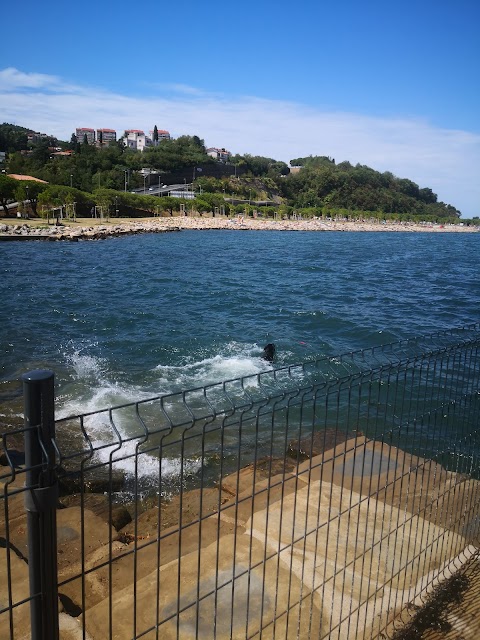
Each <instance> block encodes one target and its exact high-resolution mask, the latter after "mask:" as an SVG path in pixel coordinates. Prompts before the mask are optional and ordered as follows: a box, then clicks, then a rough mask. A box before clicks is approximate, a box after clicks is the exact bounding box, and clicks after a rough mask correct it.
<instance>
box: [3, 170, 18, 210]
mask: <svg viewBox="0 0 480 640" xmlns="http://www.w3.org/2000/svg"><path fill="white" fill-rule="evenodd" d="M16 188H17V180H14V179H13V178H9V177H8V176H6V175H5V174H4V173H0V204H1V205H2V207H3V210H4V212H5V215H8V208H7V205H8V204H9V203H10V202H12V201H13V199H14V197H15V190H16Z"/></svg>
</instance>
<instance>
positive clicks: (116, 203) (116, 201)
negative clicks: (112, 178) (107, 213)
mask: <svg viewBox="0 0 480 640" xmlns="http://www.w3.org/2000/svg"><path fill="white" fill-rule="evenodd" d="M115 215H116V217H117V218H118V196H115Z"/></svg>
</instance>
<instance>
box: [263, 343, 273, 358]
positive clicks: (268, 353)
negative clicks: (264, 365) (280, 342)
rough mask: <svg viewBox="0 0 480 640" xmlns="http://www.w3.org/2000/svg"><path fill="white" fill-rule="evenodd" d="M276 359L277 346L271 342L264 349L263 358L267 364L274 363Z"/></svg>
mask: <svg viewBox="0 0 480 640" xmlns="http://www.w3.org/2000/svg"><path fill="white" fill-rule="evenodd" d="M274 357H275V345H274V344H272V343H271V342H270V343H268V344H267V345H266V346H265V347H263V353H262V358H263V359H264V360H267V362H273V358H274Z"/></svg>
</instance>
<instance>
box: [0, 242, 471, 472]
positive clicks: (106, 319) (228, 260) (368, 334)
mask: <svg viewBox="0 0 480 640" xmlns="http://www.w3.org/2000/svg"><path fill="white" fill-rule="evenodd" d="M479 259H480V234H467V233H465V234H460V233H459V234H449V233H423V234H420V233H406V232H397V233H342V232H328V233H312V232H256V231H249V232H242V231H183V232H181V233H165V234H145V235H137V236H129V237H123V238H113V239H108V240H102V241H90V242H78V243H75V242H53V243H51V242H49V243H46V242H36V241H31V242H18V243H16V242H8V243H6V242H4V243H1V244H0V270H1V279H0V337H1V345H2V349H1V354H0V362H1V370H0V391H1V388H2V384H3V385H8V384H10V383H11V381H13V380H17V379H18V378H19V377H20V376H21V374H22V373H24V372H26V371H28V370H31V369H37V368H48V369H52V370H53V371H54V372H55V375H56V395H57V408H56V415H57V417H63V416H67V415H70V414H77V413H85V412H92V411H98V410H100V409H104V408H106V407H110V406H114V405H119V404H123V403H127V402H133V401H139V400H143V399H147V398H150V397H152V396H157V395H160V394H168V393H172V392H175V391H178V390H183V389H190V388H193V387H199V386H202V385H207V384H211V383H214V382H218V381H222V380H228V379H232V378H237V377H240V376H247V375H253V374H256V373H261V372H265V371H269V370H270V369H271V366H272V365H271V364H270V363H268V362H266V361H265V360H263V359H262V358H261V353H262V349H263V346H264V345H265V344H267V343H269V342H273V343H275V345H276V348H277V355H276V361H275V366H283V365H288V364H293V363H298V362H303V361H305V360H310V359H314V358H320V357H323V356H326V355H328V356H332V355H336V354H339V353H342V352H346V351H351V350H355V349H361V348H367V347H370V346H376V345H380V344H384V343H388V342H392V341H395V340H399V339H403V338H408V337H412V336H418V335H422V334H425V333H429V332H432V331H436V330H438V329H444V328H451V327H457V326H460V325H463V324H467V323H474V322H478V320H479V302H480V282H479V278H478V265H479V262H480V260H479ZM7 396H8V394H7ZM4 397H6V396H4ZM7 399H9V397H8V398H7ZM12 406H13V405H12ZM14 406H16V405H14ZM0 413H2V411H1V410H0ZM4 413H5V412H4ZM94 427H95V425H94ZM98 428H99V433H98V439H97V442H101V438H102V434H101V425H99V427H98ZM125 428H126V427H125ZM127 463H132V464H133V462H132V461H131V460H130V461H126V462H125V464H127ZM169 464H170V465H171V471H172V473H174V472H175V469H176V466H175V465H178V461H177V460H175V459H172V460H170V461H169ZM188 464H190V466H191V469H192V470H193V471H194V470H195V469H196V466H195V465H196V464H197V461H196V459H195V458H194V457H192V459H191V461H190V462H188V461H187V463H186V465H187V466H188ZM152 465H153V466H154V465H155V463H154V462H153V463H152ZM150 471H151V470H149V469H148V459H147V468H146V469H145V473H146V474H148V473H150Z"/></svg>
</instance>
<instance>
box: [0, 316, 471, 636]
mask: <svg viewBox="0 0 480 640" xmlns="http://www.w3.org/2000/svg"><path fill="white" fill-rule="evenodd" d="M479 346H480V327H479V326H478V325H474V326H469V327H464V328H460V329H455V330H451V331H442V332H438V333H436V334H433V335H430V336H424V337H421V338H416V339H412V340H405V341H402V342H399V343H395V344H390V345H384V346H382V347H375V348H373V349H368V350H362V351H358V352H354V353H349V354H343V355H340V356H338V357H335V358H333V357H329V358H324V359H321V360H316V361H311V362H305V363H303V364H300V365H294V366H290V367H285V368H282V369H272V370H271V371H267V372H264V373H261V374H258V375H255V376H249V377H245V378H241V379H238V380H230V381H225V382H221V383H218V384H212V385H209V386H205V387H201V388H198V389H193V390H188V391H183V392H179V393H175V394H171V395H168V396H159V397H155V398H151V399H148V400H143V401H141V402H137V403H132V404H126V405H123V406H118V407H111V408H108V409H105V410H104V411H99V412H94V413H88V414H82V415H75V416H66V417H62V418H60V419H58V418H57V420H56V423H55V435H54V436H52V437H50V439H49V438H48V437H46V436H45V435H42V434H44V433H45V430H44V427H45V425H44V424H43V423H44V422H45V418H41V419H39V422H38V424H34V422H35V421H34V422H32V423H30V422H28V421H27V423H26V426H25V429H24V431H25V433H26V434H27V436H28V437H27V440H33V441H38V442H40V444H41V456H40V457H41V460H35V461H32V459H31V458H28V457H27V460H26V464H19V463H18V461H17V460H14V458H13V454H12V452H11V446H10V444H9V443H10V442H11V441H12V439H14V438H15V437H16V436H17V435H18V433H19V431H20V430H17V431H16V432H14V431H11V432H8V433H5V434H3V448H4V455H5V459H4V466H2V467H0V481H1V483H2V496H1V498H0V501H1V502H0V505H1V507H2V508H1V514H2V515H1V520H0V526H1V528H0V539H1V541H2V544H1V546H0V553H1V557H0V572H1V574H2V581H1V582H0V584H1V585H2V586H1V587H0V640H3V638H8V639H10V640H12V639H14V638H23V637H30V635H29V633H30V632H29V626H30V623H32V626H33V627H34V628H36V627H38V626H39V625H38V622H36V619H35V615H36V614H34V615H33V616H32V619H31V620H30V619H29V605H30V604H32V611H34V607H35V603H38V602H41V603H42V605H43V606H44V607H47V608H49V609H50V610H51V611H53V618H54V619H58V620H59V626H60V637H61V638H70V637H72V638H73V637H74V635H75V634H77V636H76V637H83V638H85V639H86V638H88V639H92V640H97V639H98V640H99V639H102V640H103V639H105V638H112V639H113V638H115V639H116V640H132V639H137V638H148V639H150V638H156V639H158V638H162V640H163V639H169V638H182V639H183V638H186V639H187V638H209V639H210V638H219V639H220V638H222V639H223V638H275V639H278V638H286V639H290V638H315V639H318V638H382V637H393V636H394V635H395V634H396V633H400V631H399V630H401V629H402V628H403V627H404V625H405V624H408V623H409V621H411V619H412V616H413V615H414V612H415V611H416V610H417V609H418V607H419V606H421V605H422V604H423V603H424V602H426V601H427V600H428V598H429V597H431V594H432V592H433V591H434V590H435V589H436V588H438V585H441V584H442V583H444V582H445V581H446V580H448V579H449V577H451V576H454V575H455V574H456V572H457V571H459V570H461V569H462V567H464V566H466V565H467V564H468V563H471V562H472V561H476V558H477V553H478V546H479V527H480V515H479V510H478V501H479V498H480V492H479V488H480V467H479V453H478V452H479V450H480V449H479V446H480V441H479V440H480V438H479V403H480V395H479V394H480V384H479V375H480V366H479V361H478V349H479ZM32 469H33V470H35V469H37V470H38V471H39V472H40V474H41V479H40V480H39V479H38V478H37V479H35V476H32V475H31V472H32ZM53 471H54V472H55V473H54V474H52V472H53ZM27 474H28V475H27ZM49 474H50V475H49ZM46 480H48V482H46ZM50 480H51V481H52V482H53V483H54V484H57V485H58V489H59V493H60V497H59V499H58V505H57V507H58V508H57V509H56V513H55V515H56V527H57V532H56V535H54V534H53V533H52V536H53V537H55V538H56V543H57V549H56V551H54V552H53V553H55V556H56V557H55V560H56V562H57V565H58V567H57V577H58V579H57V581H56V584H55V585H54V586H55V589H58V594H59V599H60V603H61V613H60V614H58V613H57V611H56V609H55V605H56V600H57V598H56V595H54V602H53V603H52V598H51V593H50V600H48V594H46V593H45V590H46V589H47V590H48V591H49V592H51V591H52V590H51V589H50V588H49V587H45V586H41V587H38V586H36V587H35V586H33V587H32V591H31V590H30V587H29V586H28V585H29V580H28V570H27V566H26V560H27V559H29V554H32V553H34V552H33V551H32V546H31V545H30V546H29V544H28V536H27V529H28V526H27V524H28V523H27V516H26V515H25V512H24V508H23V498H24V493H25V492H27V493H31V490H32V489H37V488H41V487H44V486H47V485H50ZM25 482H26V487H25V486H24V485H25ZM33 485H34V486H33ZM37 485H38V487H37ZM27 503H28V501H27ZM44 542H45V541H44ZM53 542H55V541H53ZM50 548H53V549H54V548H55V544H53V545H51V546H50ZM46 549H47V546H43V547H42V552H45V550H46ZM48 553H49V554H50V555H51V554H52V551H50V552H48ZM30 564H31V560H30ZM34 584H35V583H34ZM42 584H44V583H42ZM39 591H40V592H39ZM53 592H54V593H55V591H53ZM39 633H44V634H46V635H43V636H42V635H41V634H40V635H33V636H32V637H34V638H46V637H50V638H51V637H54V636H52V635H51V633H52V632H50V631H45V630H44V631H42V632H39ZM48 634H50V635H48ZM69 634H70V635H69Z"/></svg>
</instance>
